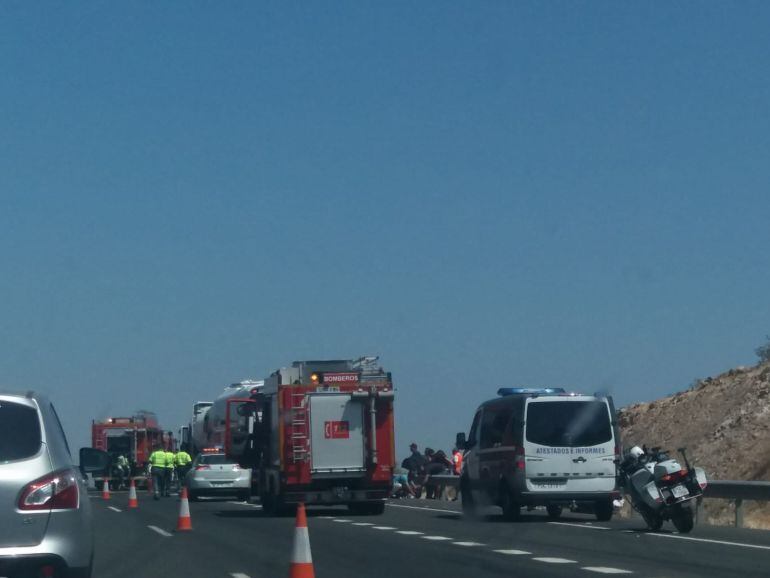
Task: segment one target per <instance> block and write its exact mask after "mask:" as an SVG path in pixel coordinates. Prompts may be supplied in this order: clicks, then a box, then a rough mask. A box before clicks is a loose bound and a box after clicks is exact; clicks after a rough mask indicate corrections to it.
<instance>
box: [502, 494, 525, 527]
mask: <svg viewBox="0 0 770 578" xmlns="http://www.w3.org/2000/svg"><path fill="white" fill-rule="evenodd" d="M500 507H501V508H502V509H503V518H504V519H505V520H508V521H509V522H515V521H516V520H518V519H519V518H520V517H521V504H519V503H518V502H517V501H516V500H514V499H513V496H512V495H511V492H510V490H508V488H505V487H503V488H500Z"/></svg>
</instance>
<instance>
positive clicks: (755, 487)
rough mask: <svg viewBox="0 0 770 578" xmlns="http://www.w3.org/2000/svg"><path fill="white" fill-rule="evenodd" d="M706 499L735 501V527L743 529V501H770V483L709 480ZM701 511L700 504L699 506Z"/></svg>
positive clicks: (705, 492) (704, 493) (705, 494)
mask: <svg viewBox="0 0 770 578" xmlns="http://www.w3.org/2000/svg"><path fill="white" fill-rule="evenodd" d="M703 497H704V498H716V499H722V500H733V501H734V503H735V527H736V528H741V527H743V501H744V500H753V501H768V500H770V482H749V481H744V480H709V483H708V486H706V490H705V491H704V492H703ZM698 506H699V509H700V504H698Z"/></svg>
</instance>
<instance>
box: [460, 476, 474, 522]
mask: <svg viewBox="0 0 770 578" xmlns="http://www.w3.org/2000/svg"><path fill="white" fill-rule="evenodd" d="M460 500H461V503H462V507H463V514H464V515H465V516H468V517H469V518H475V517H476V516H477V515H478V508H476V503H475V502H474V501H473V494H471V487H470V483H469V482H468V479H467V478H464V479H463V480H461V481H460Z"/></svg>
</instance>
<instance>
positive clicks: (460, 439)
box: [455, 432, 468, 450]
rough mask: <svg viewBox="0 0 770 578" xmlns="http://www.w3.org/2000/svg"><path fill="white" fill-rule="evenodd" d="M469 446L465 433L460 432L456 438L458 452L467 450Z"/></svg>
mask: <svg viewBox="0 0 770 578" xmlns="http://www.w3.org/2000/svg"><path fill="white" fill-rule="evenodd" d="M467 445H468V442H467V441H466V439H465V432H460V433H458V434H457V437H456V438H455V446H457V449H458V450H464V449H467V448H466V446H467Z"/></svg>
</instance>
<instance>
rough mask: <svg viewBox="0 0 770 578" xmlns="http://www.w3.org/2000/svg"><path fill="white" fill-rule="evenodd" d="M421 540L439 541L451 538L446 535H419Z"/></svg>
mask: <svg viewBox="0 0 770 578" xmlns="http://www.w3.org/2000/svg"><path fill="white" fill-rule="evenodd" d="M420 537H421V538H422V539H423V540H433V541H435V542H438V541H441V540H451V539H452V538H447V537H446V536H420Z"/></svg>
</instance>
